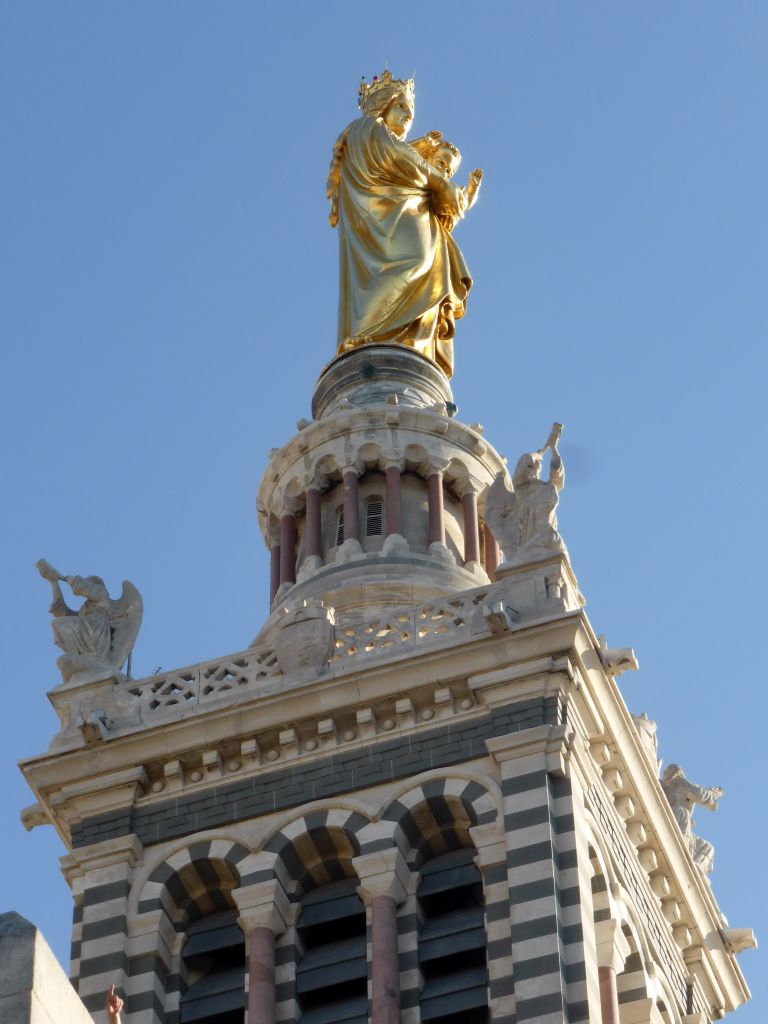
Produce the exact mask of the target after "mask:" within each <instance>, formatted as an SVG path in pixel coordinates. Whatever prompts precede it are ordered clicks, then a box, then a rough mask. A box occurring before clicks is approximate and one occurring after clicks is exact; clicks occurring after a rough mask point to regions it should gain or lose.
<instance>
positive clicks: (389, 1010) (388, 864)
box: [352, 847, 408, 1024]
mask: <svg viewBox="0 0 768 1024" xmlns="http://www.w3.org/2000/svg"><path fill="white" fill-rule="evenodd" d="M352 864H353V866H354V868H355V871H356V872H357V876H358V878H359V879H360V885H359V887H358V892H359V893H360V898H361V899H362V900H363V902H364V903H365V905H366V906H367V907H370V908H371V1024H400V961H399V954H398V948H397V908H398V906H399V905H400V904H401V903H404V902H405V897H406V880H407V878H408V866H407V865H406V863H405V860H404V858H403V855H402V854H401V853H400V851H399V850H398V849H397V848H396V847H392V848H390V849H388V850H379V851H377V852H376V853H368V854H363V855H361V856H360V857H355V858H354V860H353V861H352Z"/></svg>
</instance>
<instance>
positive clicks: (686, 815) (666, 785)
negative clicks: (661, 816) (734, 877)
mask: <svg viewBox="0 0 768 1024" xmlns="http://www.w3.org/2000/svg"><path fill="white" fill-rule="evenodd" d="M661 788H662V789H663V790H664V795H665V796H666V798H667V800H669V806H670V807H671V808H672V813H673V814H674V816H675V818H676V820H677V824H678V825H679V826H680V831H681V832H682V833H683V839H685V843H686V845H687V847H688V849H689V850H690V851H691V856H692V857H693V860H694V863H695V864H696V865H697V867H699V868H700V869H701V870H702V871H703V872H704V874H706V875H708V874H709V873H710V871H711V870H712V865H713V863H714V859H715V848H714V846H713V845H712V843H708V842H707V840H706V839H702V838H701V837H700V836H697V835H694V833H693V826H694V825H695V822H694V820H693V808H694V806H695V805H696V804H698V805H699V806H700V807H706V808H707V810H709V811H716V810H717V804H718V801H719V800H720V797H721V796H722V795H723V792H724V790H722V789H721V788H720V787H719V786H713V787H712V788H711V789H705V788H704V786H697V785H696V784H695V783H693V782H689V781H688V779H686V777H685V772H684V771H683V769H682V768H681V767H680V765H679V764H671V765H669V767H668V768H666V769H665V771H664V774H663V776H662V778H661Z"/></svg>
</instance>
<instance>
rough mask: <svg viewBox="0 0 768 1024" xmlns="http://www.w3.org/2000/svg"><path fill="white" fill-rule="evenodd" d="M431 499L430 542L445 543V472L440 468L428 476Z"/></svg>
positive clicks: (428, 497) (429, 497) (428, 498)
mask: <svg viewBox="0 0 768 1024" xmlns="http://www.w3.org/2000/svg"><path fill="white" fill-rule="evenodd" d="M427 500H428V501H429V543H430V544H434V543H435V542H439V543H440V544H445V512H444V510H443V474H442V471H441V470H439V469H436V470H434V471H433V472H432V473H430V474H429V476H428V477H427Z"/></svg>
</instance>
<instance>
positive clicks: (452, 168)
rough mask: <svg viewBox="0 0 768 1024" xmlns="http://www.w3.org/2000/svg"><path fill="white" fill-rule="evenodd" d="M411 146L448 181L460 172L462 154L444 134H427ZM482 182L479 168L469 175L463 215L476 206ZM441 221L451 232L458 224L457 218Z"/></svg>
mask: <svg viewBox="0 0 768 1024" xmlns="http://www.w3.org/2000/svg"><path fill="white" fill-rule="evenodd" d="M409 145H410V146H411V147H412V148H413V149H415V150H416V152H417V153H418V154H419V156H420V157H423V158H424V160H426V161H427V163H428V164H429V165H430V166H431V167H434V168H435V170H436V171H440V173H441V174H442V175H443V176H444V177H445V178H447V179H448V180H450V179H451V178H452V177H453V176H454V174H455V173H456V171H458V169H459V164H460V163H461V153H460V152H459V150H458V149H457V148H456V146H454V144H453V143H452V142H449V141H448V140H447V139H444V138H443V133H442V132H438V131H432V132H427V134H426V135H424V136H422V138H420V139H414V140H413V142H411V143H409ZM482 180H483V172H482V171H481V170H480V168H479V167H478V168H476V169H475V170H474V171H472V173H471V174H470V175H469V181H468V182H467V184H466V185H465V187H464V188H463V189H461V195H462V196H463V209H462V215H463V214H464V213H466V212H467V210H469V209H470V208H471V207H472V206H473V205H474V203H475V200H476V199H477V193H478V191H479V190H480V183H481V181H482ZM441 220H443V222H444V223H445V226H446V227H447V229H448V230H449V231H452V230H453V228H454V225H455V224H456V220H455V218H451V217H441Z"/></svg>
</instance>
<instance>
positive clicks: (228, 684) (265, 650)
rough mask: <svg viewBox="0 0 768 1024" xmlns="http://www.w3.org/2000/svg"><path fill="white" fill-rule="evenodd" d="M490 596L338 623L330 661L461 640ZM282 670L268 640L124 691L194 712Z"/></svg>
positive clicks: (149, 708) (252, 689) (264, 687)
mask: <svg viewBox="0 0 768 1024" xmlns="http://www.w3.org/2000/svg"><path fill="white" fill-rule="evenodd" d="M487 596H488V588H483V589H481V590H473V591H470V592H469V593H465V594H462V595H461V596H459V597H455V598H450V599H446V600H443V601H433V602H431V603H430V604H425V605H421V606H420V607H417V608H402V609H395V610H394V611H393V612H392V613H391V614H390V615H387V616H378V617H376V618H372V619H368V620H366V621H364V622H361V623H352V624H349V625H344V626H337V627H336V636H335V647H336V650H335V652H334V654H333V656H332V658H331V662H332V663H333V664H334V665H336V666H337V667H338V668H346V667H347V666H349V667H352V665H351V663H352V662H354V661H356V660H359V659H361V658H365V659H367V658H369V657H373V656H375V655H378V654H381V653H395V652H398V651H401V650H403V649H406V648H408V647H418V646H420V645H422V644H424V643H426V642H428V641H431V640H436V639H439V638H441V637H443V636H452V637H456V638H457V639H458V637H459V636H460V635H461V634H462V633H465V632H466V633H467V634H468V633H469V631H470V626H471V620H472V615H473V613H474V612H475V610H476V609H477V607H478V605H479V604H481V603H482V601H484V600H485V598H486V597H487ZM282 674H283V672H282V669H281V668H280V665H279V663H278V660H277V655H276V653H275V645H274V644H268V645H264V646H260V647H251V648H249V649H248V650H245V651H239V652H238V653H236V654H229V655H227V656H226V657H224V658H218V659H215V660H213V661H205V662H201V663H200V664H198V665H192V666H189V667H188V668H181V669H176V670H174V671H171V672H162V673H159V674H158V675H156V676H149V677H147V678H145V679H137V680H131V682H130V683H126V684H125V686H124V690H125V692H127V693H130V694H131V695H132V696H134V697H138V698H139V699H140V700H141V702H142V704H143V706H144V714H145V715H151V714H153V713H159V712H163V711H171V710H173V709H178V710H179V711H180V712H181V711H184V710H190V711H191V710H193V709H195V708H197V707H199V706H204V705H205V704H207V703H209V702H211V701H215V700H216V699H217V698H219V697H223V696H226V695H228V694H233V695H234V694H240V693H250V694H252V695H254V696H256V695H258V694H259V693H260V692H267V691H270V690H273V689H275V688H276V687H275V686H274V685H273V686H270V685H269V681H270V680H274V679H277V678H279V677H280V676H282Z"/></svg>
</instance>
